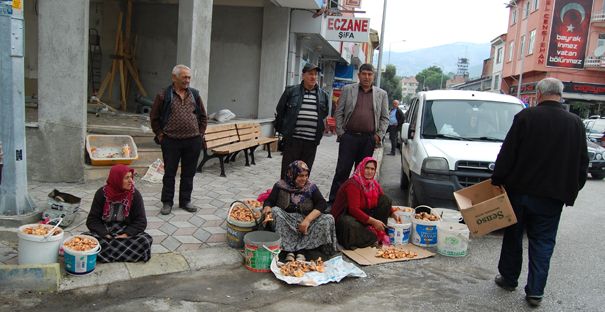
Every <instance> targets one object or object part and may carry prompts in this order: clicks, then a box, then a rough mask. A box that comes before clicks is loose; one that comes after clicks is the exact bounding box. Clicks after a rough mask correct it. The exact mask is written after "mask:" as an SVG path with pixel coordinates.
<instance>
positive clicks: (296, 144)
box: [275, 63, 328, 179]
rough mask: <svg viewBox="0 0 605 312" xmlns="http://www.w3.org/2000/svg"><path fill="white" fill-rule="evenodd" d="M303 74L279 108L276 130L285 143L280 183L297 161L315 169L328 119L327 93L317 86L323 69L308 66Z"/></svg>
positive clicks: (281, 100)
mask: <svg viewBox="0 0 605 312" xmlns="http://www.w3.org/2000/svg"><path fill="white" fill-rule="evenodd" d="M302 72H303V74H302V77H303V81H302V82H301V83H300V85H294V86H289V87H287V88H286V90H285V91H284V93H283V94H282V96H281V98H280V99H279V102H278V103H277V108H276V110H277V114H276V115H277V116H276V118H275V130H276V131H277V132H279V133H281V135H282V137H283V140H284V151H283V154H282V155H283V157H282V163H281V179H284V178H285V177H286V172H285V171H286V167H287V166H288V165H289V164H290V163H292V162H293V161H295V160H302V161H304V162H305V163H306V164H307V165H308V166H309V169H312V167H313V161H315V153H316V151H317V145H319V141H320V140H321V138H322V136H323V133H324V130H325V124H324V121H325V119H326V116H327V115H328V93H327V92H326V91H325V90H323V89H321V88H320V87H319V86H318V85H317V79H318V74H319V72H321V68H319V67H318V66H317V65H315V64H311V63H307V64H306V65H305V67H304V68H303V70H302Z"/></svg>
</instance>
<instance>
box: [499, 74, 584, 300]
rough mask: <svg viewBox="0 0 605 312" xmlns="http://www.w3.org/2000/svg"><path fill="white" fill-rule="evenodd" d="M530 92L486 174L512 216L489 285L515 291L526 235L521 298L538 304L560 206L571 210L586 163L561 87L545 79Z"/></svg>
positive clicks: (580, 130)
mask: <svg viewBox="0 0 605 312" xmlns="http://www.w3.org/2000/svg"><path fill="white" fill-rule="evenodd" d="M536 88H537V99H538V105H537V106H536V107H530V108H526V109H524V110H522V111H521V112H519V113H518V114H517V115H516V116H515V119H514V121H513V124H512V126H511V128H510V131H509V132H508V135H507V136H506V139H505V140H504V143H503V144H502V148H501V150H500V154H499V155H498V159H497V160H496V167H495V170H494V173H493V174H492V184H493V185H495V186H496V187H497V188H499V186H500V185H502V186H504V187H505V188H506V191H507V193H508V196H509V198H510V201H511V204H512V206H513V210H514V212H515V215H516V217H517V223H516V224H514V225H511V226H509V227H507V228H506V229H505V230H504V237H503V239H502V251H501V253H500V262H499V264H498V271H499V272H500V274H499V275H498V276H496V279H495V282H496V284H497V285H498V286H500V287H502V288H504V289H506V290H510V291H513V290H514V289H515V287H517V285H518V279H519V275H520V273H521V266H522V263H523V233H524V232H525V231H526V232H527V239H528V254H529V263H528V264H529V272H528V276H527V285H526V286H525V299H526V300H527V302H528V303H529V304H530V305H531V306H538V305H540V303H541V302H542V297H543V296H544V288H545V286H546V279H547V277H548V270H549V267H550V258H551V256H552V254H553V250H554V247H555V240H556V236H557V229H558V226H559V219H560V217H561V212H562V211H563V204H565V205H567V206H573V204H574V201H575V200H576V197H577V196H578V192H579V191H580V189H582V187H583V186H584V184H585V183H586V176H587V169H588V162H589V160H588V152H587V147H586V133H585V130H584V126H583V124H582V120H581V119H580V118H579V117H578V116H576V115H574V114H571V113H569V112H567V111H566V110H565V108H563V105H561V97H562V95H563V83H561V81H559V80H557V79H555V78H546V79H543V80H542V81H540V82H539V83H538V85H537V87H536Z"/></svg>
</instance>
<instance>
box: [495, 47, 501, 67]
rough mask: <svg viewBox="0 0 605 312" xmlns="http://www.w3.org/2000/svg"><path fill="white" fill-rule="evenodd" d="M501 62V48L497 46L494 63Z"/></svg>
mask: <svg viewBox="0 0 605 312" xmlns="http://www.w3.org/2000/svg"><path fill="white" fill-rule="evenodd" d="M501 62H502V48H498V53H497V54H496V64H499V63H501Z"/></svg>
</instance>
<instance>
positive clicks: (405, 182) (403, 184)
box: [399, 169, 410, 190]
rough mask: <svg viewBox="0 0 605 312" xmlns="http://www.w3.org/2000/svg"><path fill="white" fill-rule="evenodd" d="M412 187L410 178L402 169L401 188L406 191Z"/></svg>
mask: <svg viewBox="0 0 605 312" xmlns="http://www.w3.org/2000/svg"><path fill="white" fill-rule="evenodd" d="M408 185H410V180H408V176H407V175H406V174H405V172H404V171H403V169H401V179H400V180H399V188H400V189H402V190H405V189H407V188H408Z"/></svg>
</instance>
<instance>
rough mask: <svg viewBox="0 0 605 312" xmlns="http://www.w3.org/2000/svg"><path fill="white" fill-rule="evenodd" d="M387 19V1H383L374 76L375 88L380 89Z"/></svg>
mask: <svg viewBox="0 0 605 312" xmlns="http://www.w3.org/2000/svg"><path fill="white" fill-rule="evenodd" d="M386 19H387V0H384V8H383V9H382V28H380V50H378V74H377V75H376V86H377V87H379V88H380V70H381V67H382V50H384V49H383V47H384V22H385V21H386Z"/></svg>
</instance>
